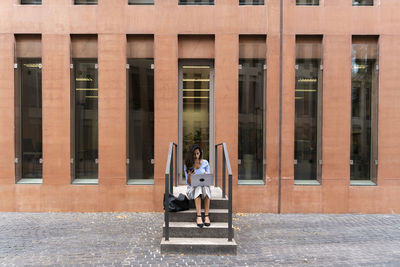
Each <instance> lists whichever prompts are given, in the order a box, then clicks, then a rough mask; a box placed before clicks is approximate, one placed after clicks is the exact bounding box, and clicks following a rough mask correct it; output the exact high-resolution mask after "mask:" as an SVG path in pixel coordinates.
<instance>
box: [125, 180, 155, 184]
mask: <svg viewBox="0 0 400 267" xmlns="http://www.w3.org/2000/svg"><path fill="white" fill-rule="evenodd" d="M127 185H154V179H129V180H128V182H127Z"/></svg>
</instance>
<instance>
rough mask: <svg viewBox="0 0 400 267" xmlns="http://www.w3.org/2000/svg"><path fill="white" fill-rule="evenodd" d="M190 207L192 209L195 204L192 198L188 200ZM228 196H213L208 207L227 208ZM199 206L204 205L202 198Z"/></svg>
mask: <svg viewBox="0 0 400 267" xmlns="http://www.w3.org/2000/svg"><path fill="white" fill-rule="evenodd" d="M189 204H190V206H189V207H190V208H191V209H194V208H195V207H196V206H195V204H194V200H189ZM228 204H229V202H228V198H221V197H220V198H213V199H211V202H210V209H227V208H228ZM201 206H202V207H204V200H201Z"/></svg>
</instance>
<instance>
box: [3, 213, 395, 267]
mask: <svg viewBox="0 0 400 267" xmlns="http://www.w3.org/2000/svg"><path fill="white" fill-rule="evenodd" d="M233 223H234V227H236V230H235V241H236V242H237V243H238V250H237V256H202V255H190V256H189V255H162V254H161V253H160V241H161V235H162V225H163V214H162V213H8V212H7V213H0V266H186V265H200V266H222V265H224V266H227V265H228V266H400V215H353V214H345V215H325V214H288V215H277V214H242V213H240V214H235V215H234V221H233Z"/></svg>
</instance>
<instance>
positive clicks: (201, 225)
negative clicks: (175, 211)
mask: <svg viewBox="0 0 400 267" xmlns="http://www.w3.org/2000/svg"><path fill="white" fill-rule="evenodd" d="M197 217H201V215H197ZM196 223H197V219H196ZM197 226H198V227H200V228H203V224H202V223H197Z"/></svg>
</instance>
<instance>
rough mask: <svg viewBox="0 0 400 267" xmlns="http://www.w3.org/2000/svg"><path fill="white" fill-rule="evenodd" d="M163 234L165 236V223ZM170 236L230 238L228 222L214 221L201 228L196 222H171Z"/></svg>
mask: <svg viewBox="0 0 400 267" xmlns="http://www.w3.org/2000/svg"><path fill="white" fill-rule="evenodd" d="M163 236H164V237H165V224H164V226H163ZM169 236H170V237H214V238H228V223H225V222H214V223H213V222H212V223H211V225H210V226H203V228H199V227H198V226H197V224H196V223H195V222H170V223H169Z"/></svg>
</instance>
